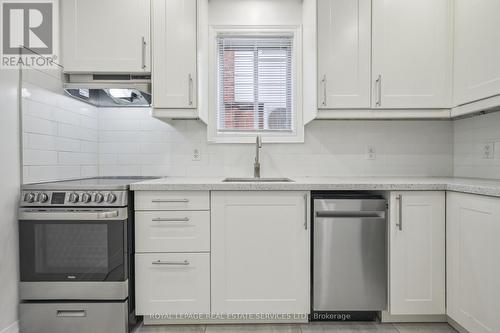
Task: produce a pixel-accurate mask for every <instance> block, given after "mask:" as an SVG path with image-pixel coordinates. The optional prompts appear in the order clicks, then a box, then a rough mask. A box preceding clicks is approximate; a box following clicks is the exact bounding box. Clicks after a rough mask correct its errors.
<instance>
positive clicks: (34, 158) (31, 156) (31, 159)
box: [23, 149, 57, 166]
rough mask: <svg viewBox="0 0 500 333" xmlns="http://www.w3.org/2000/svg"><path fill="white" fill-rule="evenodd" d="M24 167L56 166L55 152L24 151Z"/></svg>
mask: <svg viewBox="0 0 500 333" xmlns="http://www.w3.org/2000/svg"><path fill="white" fill-rule="evenodd" d="M23 163H24V165H37V166H40V165H57V152H56V151H49V150H33V149H25V150H24V152H23Z"/></svg>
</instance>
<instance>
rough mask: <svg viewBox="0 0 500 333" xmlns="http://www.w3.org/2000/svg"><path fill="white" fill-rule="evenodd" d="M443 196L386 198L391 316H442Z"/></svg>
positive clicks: (409, 194) (406, 194) (425, 194)
mask: <svg viewBox="0 0 500 333" xmlns="http://www.w3.org/2000/svg"><path fill="white" fill-rule="evenodd" d="M445 219H446V217H445V193H444V192H418V191H413V192H392V193H391V196H390V229H389V230H390V231H389V232H390V236H389V237H390V239H389V243H390V246H389V248H390V250H389V252H390V274H389V276H390V279H389V281H390V288H389V290H390V292H389V294H390V305H389V312H390V314H391V315H444V314H445V313H446V309H445V292H446V288H445V280H446V276H445V265H446V264H445V246H446V245H445Z"/></svg>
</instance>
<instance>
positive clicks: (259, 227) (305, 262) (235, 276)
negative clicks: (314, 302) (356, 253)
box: [211, 191, 310, 314]
mask: <svg viewBox="0 0 500 333" xmlns="http://www.w3.org/2000/svg"><path fill="white" fill-rule="evenodd" d="M211 202H212V218H211V223H212V230H211V236H212V242H211V244H212V254H211V262H212V265H211V283H212V293H211V296H212V307H211V309H212V312H213V313H253V314H255V313H273V314H276V313H281V314H307V313H309V309H310V307H309V297H310V288H309V281H310V279H309V275H310V260H309V248H310V232H309V230H310V228H309V209H308V206H309V199H308V194H307V192H294V191H288V192H273V191H264V192H260V191H249V192H239V191H232V192H219V191H214V192H212V201H211Z"/></svg>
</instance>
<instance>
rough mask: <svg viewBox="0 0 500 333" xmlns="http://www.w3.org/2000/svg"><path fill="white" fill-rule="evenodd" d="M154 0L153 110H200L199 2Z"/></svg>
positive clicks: (191, 112) (192, 111)
mask: <svg viewBox="0 0 500 333" xmlns="http://www.w3.org/2000/svg"><path fill="white" fill-rule="evenodd" d="M152 1H153V6H152V22H153V24H152V29H153V31H152V34H153V75H152V79H153V107H154V108H166V109H196V103H197V98H196V97H197V70H196V69H197V66H196V59H197V57H196V52H197V51H196V45H197V2H196V0H152ZM184 111H186V110H184ZM174 112H176V111H174ZM181 112H182V110H181ZM187 112H188V113H187V114H188V115H189V114H192V116H193V117H195V116H196V112H195V111H194V110H191V111H187ZM172 114H173V113H172ZM184 115H185V114H184ZM179 116H183V115H182V114H179Z"/></svg>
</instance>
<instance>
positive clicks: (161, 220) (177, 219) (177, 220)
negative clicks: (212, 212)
mask: <svg viewBox="0 0 500 333" xmlns="http://www.w3.org/2000/svg"><path fill="white" fill-rule="evenodd" d="M189 221H191V220H190V219H189V217H184V218H175V217H174V218H166V217H155V218H153V222H182V223H188V222H189Z"/></svg>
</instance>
